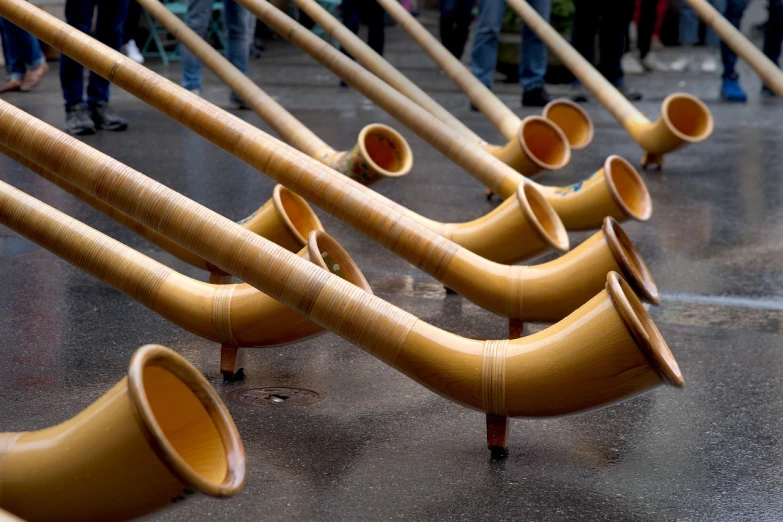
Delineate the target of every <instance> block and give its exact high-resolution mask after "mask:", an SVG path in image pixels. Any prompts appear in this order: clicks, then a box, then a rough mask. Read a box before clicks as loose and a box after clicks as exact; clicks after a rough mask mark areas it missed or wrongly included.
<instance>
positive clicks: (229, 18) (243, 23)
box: [225, 0, 250, 109]
mask: <svg viewBox="0 0 783 522" xmlns="http://www.w3.org/2000/svg"><path fill="white" fill-rule="evenodd" d="M225 2H226V26H227V28H228V60H229V61H230V62H231V63H232V64H233V65H234V67H236V68H237V69H239V70H240V71H242V72H243V73H244V74H247V62H248V59H249V56H250V40H249V37H248V20H249V19H250V13H249V12H248V10H247V9H245V8H244V7H242V6H241V5H239V4H238V3H237V2H236V0H225ZM231 103H233V104H234V105H235V106H236V108H238V109H246V108H247V106H246V105H245V104H244V102H242V100H240V99H239V96H237V95H236V94H235V93H233V92H232V93H231Z"/></svg>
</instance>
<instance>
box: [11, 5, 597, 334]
mask: <svg viewBox="0 0 783 522" xmlns="http://www.w3.org/2000/svg"><path fill="white" fill-rule="evenodd" d="M0 15H2V16H4V17H6V18H8V19H9V20H12V22H13V23H15V24H17V25H20V26H21V27H23V28H24V29H25V30H26V31H29V32H31V33H32V34H34V35H35V36H37V37H39V38H42V39H43V40H45V41H47V43H49V44H50V45H52V46H54V47H55V48H58V49H59V50H60V51H62V52H65V53H66V54H68V55H70V56H71V57H72V58H75V59H76V60H77V61H79V62H81V63H83V64H84V65H86V66H87V67H89V68H91V69H93V70H96V71H97V72H98V73H99V74H101V75H103V76H105V77H107V78H109V79H111V80H112V81H113V82H114V83H116V84H117V85H119V86H120V87H122V88H124V89H125V90H126V91H128V92H130V93H132V94H133V95H135V96H137V97H138V98H140V99H143V100H145V101H147V102H149V103H150V104H152V105H153V106H155V107H156V108H158V109H159V110H161V111H162V112H164V113H166V114H168V115H169V116H171V117H172V118H175V119H176V120H177V121H179V122H181V123H183V124H185V125H186V126H188V127H189V128H191V129H193V130H195V131H197V132H198V133H199V134H201V135H202V136H204V137H205V138H207V139H209V140H211V141H213V142H214V143H216V144H217V145H219V146H221V147H222V148H224V149H225V150H226V151H228V152H230V153H231V154H233V155H235V156H236V157H238V158H240V159H242V160H244V161H245V162H247V163H248V164H250V165H252V166H254V167H256V168H257V169H259V170H260V171H262V172H265V173H266V174H267V175H269V176H270V177H271V178H273V179H275V180H277V181H281V182H283V183H285V184H286V185H288V186H289V187H290V188H291V189H293V190H295V191H296V192H297V193H298V194H301V195H303V196H304V197H305V198H307V200H309V201H312V202H314V203H315V204H317V205H318V206H320V207H321V208H323V209H324V210H326V211H327V212H330V213H331V214H333V215H335V216H336V217H338V218H340V219H342V220H344V221H346V222H348V223H350V224H351V225H353V226H354V227H355V228H356V229H357V230H359V231H360V232H362V233H364V234H366V235H368V236H369V237H371V238H373V239H375V240H376V241H378V242H379V243H381V244H382V245H383V246H385V247H387V248H389V249H390V250H392V251H393V252H395V253H397V254H398V255H400V256H401V257H403V258H404V259H406V260H408V261H409V262H411V263H412V264H414V265H415V266H418V267H419V268H421V269H422V270H424V271H425V272H427V273H429V274H430V275H432V276H433V277H435V278H436V279H438V280H440V281H441V282H443V283H444V285H445V286H447V287H450V288H453V289H454V290H456V291H457V292H459V293H460V294H461V295H463V296H466V297H468V298H469V299H471V300H472V301H474V302H475V303H476V304H477V305H479V306H481V307H482V308H484V309H487V310H490V311H492V312H495V313H497V314H500V315H504V316H506V317H512V318H519V319H527V320H532V318H527V317H525V316H524V315H520V314H523V313H526V312H527V311H529V310H533V308H532V307H529V306H528V304H527V303H529V302H530V297H531V296H530V295H529V293H528V285H527V284H526V282H527V280H528V278H529V277H531V276H530V274H528V273H526V269H525V268H523V267H509V266H505V265H498V264H495V263H492V262H489V261H487V260H486V259H484V258H481V257H479V256H477V255H475V254H473V253H471V252H469V251H467V250H465V249H462V248H460V247H459V246H458V245H457V244H455V243H453V242H451V241H448V240H447V239H445V238H443V237H441V236H438V235H437V234H435V233H433V232H432V231H430V230H429V229H427V228H425V227H422V226H420V225H418V224H417V223H416V222H415V221H413V220H411V219H408V218H407V217H405V216H403V215H401V214H400V213H399V212H397V211H395V210H394V209H392V208H390V207H389V206H387V205H381V204H378V203H376V202H375V201H374V200H372V199H371V198H368V197H366V196H365V192H366V191H367V190H368V189H367V188H366V187H364V186H362V185H360V184H358V183H356V182H354V181H353V180H350V179H348V178H346V177H345V176H340V175H335V173H334V171H332V170H331V169H329V168H328V167H325V166H323V165H321V164H319V163H317V162H315V161H314V160H312V159H311V158H309V157H307V156H305V155H303V154H302V153H300V152H298V151H296V150H294V149H292V148H291V147H289V146H287V145H285V144H283V143H280V142H278V141H277V140H275V139H274V138H272V137H270V136H268V135H267V134H265V133H263V132H262V131H260V130H258V129H257V128H255V127H253V126H252V125H249V124H248V123H246V122H245V121H243V120H241V119H239V118H236V117H235V116H232V115H230V114H227V113H226V112H224V111H221V110H220V109H218V108H217V107H215V106H214V105H212V104H210V103H208V102H206V101H204V100H203V99H201V98H200V97H198V96H196V95H194V94H192V93H190V92H187V91H186V90H184V89H182V88H181V87H179V86H177V85H175V84H174V83H172V82H170V81H168V80H166V79H164V78H161V77H160V76H159V75H156V74H155V73H153V72H151V71H149V70H148V69H146V68H144V67H142V66H139V65H138V64H136V63H134V62H132V61H131V60H128V59H127V58H126V57H125V56H124V55H122V54H120V53H118V52H116V51H114V50H112V49H109V48H108V47H106V46H105V45H102V44H100V43H98V42H96V41H95V40H94V39H92V38H90V37H89V36H87V35H86V34H84V33H82V32H81V31H79V30H77V29H74V28H72V27H70V26H68V25H67V24H65V23H63V22H61V21H60V20H57V19H56V18H54V17H52V16H50V15H48V14H46V13H44V12H42V11H41V10H40V9H37V8H35V7H33V6H30V4H28V3H26V2H22V1H19V0H6V1H5V2H0ZM185 108H187V110H185ZM419 110H421V109H419ZM0 116H2V117H0V143H5V144H6V145H8V146H9V147H10V148H12V149H14V150H16V151H17V152H19V153H21V154H23V155H24V156H26V157H28V158H30V159H32V160H33V161H35V162H37V163H39V164H42V165H44V166H45V167H46V168H48V169H50V170H53V171H57V172H58V173H59V174H60V175H61V176H63V177H65V176H66V174H65V171H66V170H67V171H68V172H69V174H68V181H71V182H72V183H75V180H76V179H79V177H80V176H83V175H86V174H87V171H92V172H93V175H97V176H99V177H100V176H105V175H107V172H108V171H109V170H110V171H111V172H112V175H113V176H114V177H116V176H120V175H121V173H123V172H129V171H131V170H130V169H129V168H128V167H126V166H124V165H122V164H120V163H118V162H116V161H114V160H112V159H111V158H109V157H107V156H105V155H102V154H100V153H99V152H97V151H95V150H92V149H90V148H89V147H87V146H85V145H84V144H83V143H81V142H79V141H77V140H74V139H72V138H69V137H68V136H66V135H64V134H63V133H62V132H59V131H57V130H56V129H53V128H52V127H50V126H48V125H46V124H44V123H42V122H40V121H37V120H35V119H34V118H31V117H30V116H29V115H27V114H25V113H24V112H22V111H19V110H18V109H16V108H14V107H12V106H10V105H8V104H6V103H4V102H2V101H0ZM19 130H22V132H19ZM40 143H47V144H49V143H52V144H54V143H57V147H58V150H60V149H62V150H69V151H71V154H72V155H73V156H72V157H71V156H69V155H68V154H65V153H63V154H60V155H57V156H52V155H51V151H50V150H49V148H47V147H41V146H40ZM83 158H90V159H89V160H87V159H83ZM109 165H111V167H109ZM103 168H106V169H108V170H107V171H106V172H104V171H102V169H103ZM76 184H77V185H78V183H76ZM79 186H80V187H81V188H84V187H83V186H81V185H79ZM527 190H528V189H527V188H525V190H523V191H521V193H522V194H524V193H526V192H527ZM108 202H109V203H111V204H112V205H114V203H113V201H108ZM114 206H116V205H114ZM241 251H242V250H241V249H239V250H238V252H241ZM218 266H220V265H218ZM221 268H223V267H221ZM531 273H532V274H536V273H539V272H538V271H537V270H534V272H531ZM235 275H237V274H235ZM604 275H605V272H604V274H601V276H600V277H599V278H596V279H594V280H593V281H592V287H593V288H594V292H595V291H598V289H600V288H601V287H603V278H604ZM533 278H534V279H535V277H533ZM480 281H489V282H490V284H487V285H483V284H481V283H478V282H480ZM532 286H533V288H535V287H536V285H535V284H534V285H532ZM571 288H573V285H571V282H570V281H569V282H568V285H565V286H563V287H558V288H555V287H550V288H548V289H547V292H546V293H547V295H548V296H550V297H551V298H550V299H548V302H549V303H550V305H549V306H547V310H548V312H549V313H551V312H552V311H553V310H555V309H557V317H558V318H560V317H564V316H565V315H567V314H568V313H570V312H571V311H573V310H574V309H575V308H576V307H577V306H579V304H581V303H582V302H583V301H584V299H583V296H582V295H576V294H572V293H571ZM535 292H537V290H536V291H534V293H535ZM594 292H593V293H594ZM590 295H592V294H590ZM574 297H575V299H572V298H574ZM580 299H581V300H580ZM553 302H554V303H559V304H557V305H555V306H552V304H551V303H553ZM574 302H576V304H575V305H574Z"/></svg>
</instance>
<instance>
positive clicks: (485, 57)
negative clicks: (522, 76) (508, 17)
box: [470, 0, 506, 89]
mask: <svg viewBox="0 0 783 522" xmlns="http://www.w3.org/2000/svg"><path fill="white" fill-rule="evenodd" d="M505 14H506V1H505V0H479V16H478V26H477V27H476V35H475V37H474V39H473V49H472V50H471V53H470V70H471V71H472V72H473V75H474V76H475V77H476V78H478V79H479V81H480V82H481V83H483V84H484V85H486V86H487V87H489V88H490V89H491V88H492V78H493V76H494V75H495V67H496V65H497V61H498V35H499V34H500V28H501V26H502V25H503V16H504V15H505Z"/></svg>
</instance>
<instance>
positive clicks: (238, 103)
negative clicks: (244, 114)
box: [229, 92, 250, 111]
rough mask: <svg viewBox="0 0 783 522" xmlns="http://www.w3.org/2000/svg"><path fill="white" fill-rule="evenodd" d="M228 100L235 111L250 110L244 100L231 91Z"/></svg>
mask: <svg viewBox="0 0 783 522" xmlns="http://www.w3.org/2000/svg"><path fill="white" fill-rule="evenodd" d="M229 101H230V102H231V108H232V109H234V110H235V111H249V110H250V106H249V105H246V104H245V102H243V101H242V100H241V99H240V98H239V96H237V95H236V94H234V93H233V92H232V93H231V96H230V97H229Z"/></svg>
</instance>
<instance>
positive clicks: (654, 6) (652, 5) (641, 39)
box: [637, 0, 658, 59]
mask: <svg viewBox="0 0 783 522" xmlns="http://www.w3.org/2000/svg"><path fill="white" fill-rule="evenodd" d="M657 21H658V0H642V2H641V6H640V7H639V25H638V28H639V35H638V38H637V47H638V48H639V57H640V58H642V59H644V57H645V56H647V54H648V53H649V52H650V44H651V43H652V37H653V33H654V32H655V24H656V22H657Z"/></svg>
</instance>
